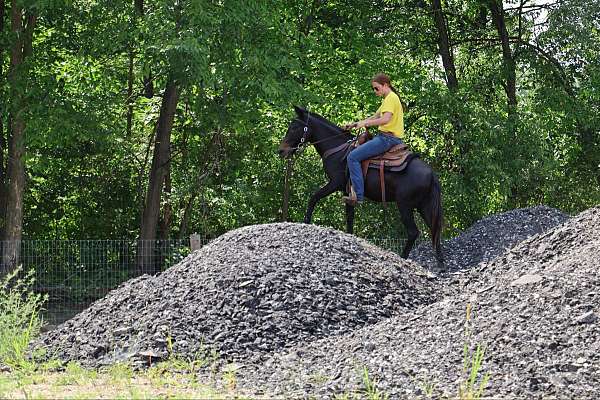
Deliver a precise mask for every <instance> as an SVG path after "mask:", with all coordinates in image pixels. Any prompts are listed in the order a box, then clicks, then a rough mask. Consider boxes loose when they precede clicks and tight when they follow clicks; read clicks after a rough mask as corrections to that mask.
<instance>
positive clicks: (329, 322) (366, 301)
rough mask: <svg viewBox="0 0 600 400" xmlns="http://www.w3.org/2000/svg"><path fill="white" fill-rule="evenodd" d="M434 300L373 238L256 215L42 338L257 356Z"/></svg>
mask: <svg viewBox="0 0 600 400" xmlns="http://www.w3.org/2000/svg"><path fill="white" fill-rule="evenodd" d="M435 300H436V296H435V286H434V284H433V283H432V281H431V279H430V277H429V276H428V275H427V273H426V272H424V271H423V270H422V268H421V267H419V266H418V265H417V264H415V263H413V262H411V261H406V260H403V259H401V258H399V257H398V256H397V255H395V254H393V253H390V252H386V251H383V250H381V249H379V248H377V247H375V246H372V245H370V244H368V243H367V242H366V241H363V240H361V239H358V238H356V237H354V236H351V235H347V234H344V233H341V232H338V231H335V230H333V229H325V228H321V227H318V226H315V225H305V224H290V223H282V224H267V225H256V226H250V227H245V228H241V229H237V230H234V231H231V232H229V233H227V234H225V235H223V236H221V237H219V238H217V239H215V240H214V241H212V242H211V243H210V244H208V245H207V246H205V247H203V248H202V249H200V250H199V251H197V252H195V253H193V254H191V255H190V256H188V257H187V258H186V259H184V260H183V261H181V262H180V263H179V264H177V265H175V266H173V267H171V268H169V269H168V270H167V271H165V272H164V273H162V274H160V275H158V276H155V277H151V276H143V277H140V278H136V279H133V280H131V281H128V282H126V283H125V284H123V285H121V286H120V287H119V288H117V289H115V290H114V291H112V292H111V293H109V294H108V295H107V296H106V297H105V298H103V299H101V300H99V301H97V302H96V303H94V304H93V305H92V306H91V307H89V308H88V309H87V310H85V311H83V312H82V313H80V314H78V315H77V316H75V317H74V318H72V319H71V320H69V321H66V322H65V323H64V324H62V325H60V326H59V327H58V328H57V329H55V330H53V331H50V332H47V333H45V334H44V335H43V336H42V337H41V339H40V341H39V342H38V343H37V344H36V345H37V346H38V347H44V348H45V349H46V350H47V353H48V354H49V355H51V356H52V355H53V356H56V357H58V358H60V359H62V360H65V361H69V360H75V361H78V362H80V363H81V364H83V365H86V366H98V365H101V364H107V363H113V362H116V361H125V360H128V361H133V362H147V361H148V360H154V361H157V360H160V359H163V358H165V357H167V356H168V355H169V353H171V352H173V353H175V354H181V355H185V356H189V357H193V356H195V355H198V353H199V352H204V351H208V350H209V349H210V350H216V351H217V352H218V353H219V355H220V356H221V357H223V358H225V359H235V360H238V359H248V358H256V357H259V356H260V355H261V354H265V353H267V352H272V351H275V350H281V349H283V348H285V347H290V346H292V345H293V344H295V343H298V342H301V343H304V342H309V341H312V340H315V339H318V338H321V337H326V336H330V335H341V334H344V333H348V332H349V331H352V330H354V329H357V328H360V327H362V326H365V325H368V324H374V323H376V322H379V321H381V320H382V319H384V318H387V317H390V316H392V315H393V314H396V313H398V312H400V311H402V310H404V309H407V308H414V307H416V306H418V305H423V304H428V303H431V302H433V301H435Z"/></svg>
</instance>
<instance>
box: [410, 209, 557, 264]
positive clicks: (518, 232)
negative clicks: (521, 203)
mask: <svg viewBox="0 0 600 400" xmlns="http://www.w3.org/2000/svg"><path fill="white" fill-rule="evenodd" d="M567 219H569V216H568V215H567V214H564V213H563V212H562V211H559V210H557V209H555V208H551V207H547V206H536V207H530V208H519V209H515V210H510V211H507V212H504V213H499V214H494V215H490V216H488V217H485V218H483V219H481V220H479V221H477V222H476V223H474V224H473V225H472V226H471V227H470V228H468V229H467V230H466V231H465V232H462V233H461V234H459V235H458V236H456V237H454V238H452V239H449V240H446V241H444V242H443V249H444V258H445V262H444V267H445V269H446V272H448V273H452V272H456V271H460V270H463V269H468V268H471V267H473V266H475V265H477V264H479V263H481V262H488V261H491V260H493V259H494V258H496V257H498V256H499V255H501V254H502V253H504V252H505V251H506V250H508V249H510V248H511V247H513V246H514V245H516V244H517V243H519V242H521V241H522V240H525V239H526V238H528V237H530V236H533V235H535V234H538V233H541V232H545V231H547V230H548V229H550V228H553V227H555V226H557V225H560V224H562V223H564V222H565V221H566V220H567ZM409 258H410V259H412V260H414V261H416V262H417V263H419V264H420V265H423V266H425V267H427V268H429V269H432V270H433V269H434V267H435V266H436V260H435V257H434V255H433V251H432V250H431V244H429V243H422V244H420V245H418V246H416V247H415V248H414V249H413V250H412V251H411V253H410V256H409Z"/></svg>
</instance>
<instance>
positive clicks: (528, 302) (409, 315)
mask: <svg viewBox="0 0 600 400" xmlns="http://www.w3.org/2000/svg"><path fill="white" fill-rule="evenodd" d="M599 272H600V208H593V209H590V210H588V211H586V212H584V213H582V214H580V215H578V216H577V217H575V218H573V219H571V220H569V221H567V222H566V223H565V224H564V225H561V226H558V227H555V228H553V229H550V230H549V231H548V232H546V233H542V234H538V235H535V236H533V237H531V238H529V239H526V240H525V241H523V242H522V243H520V244H518V245H517V246H515V247H514V248H512V249H510V250H509V251H508V252H506V253H504V254H503V255H501V256H500V257H497V258H496V259H494V260H492V261H491V262H489V263H482V264H479V265H478V266H477V267H476V268H474V269H472V270H471V271H468V272H465V273H464V274H463V275H462V276H461V279H460V290H459V291H458V294H456V295H453V296H449V297H446V298H445V299H443V300H441V301H439V302H436V303H434V304H430V305H425V306H422V307H419V308H418V309H415V310H410V311H405V312H403V313H401V314H399V315H396V316H393V317H392V318H389V319H387V320H385V321H382V322H379V323H377V324H374V325H371V326H367V327H363V328H361V329H359V330H356V331H354V332H351V333H349V334H346V335H341V336H338V337H328V338H325V339H321V340H318V341H316V342H312V343H309V344H305V345H298V346H296V347H295V348H293V349H289V350H286V351H285V352H278V353H275V354H273V355H272V357H271V358H270V359H269V360H267V361H266V362H264V363H263V364H261V365H258V366H255V365H247V366H244V368H242V369H240V371H241V372H240V376H239V378H238V381H239V383H240V386H242V387H247V388H254V389H249V390H250V393H261V392H262V391H266V392H267V393H269V394H271V395H284V394H285V397H288V396H294V397H305V396H306V395H307V394H311V395H316V396H328V395H331V394H333V393H362V392H364V387H365V385H364V382H363V381H362V379H361V371H362V368H365V367H366V368H367V370H368V371H369V375H370V378H371V379H373V380H375V381H376V382H377V386H378V387H379V389H380V390H381V391H382V392H385V393H387V394H388V395H390V396H391V397H392V398H398V397H401V398H415V397H417V396H425V395H426V394H431V395H432V396H433V397H434V398H438V397H443V396H449V397H456V396H457V395H458V388H459V386H460V384H461V382H464V381H465V379H466V373H465V372H464V371H463V367H462V366H463V360H464V353H463V351H464V346H465V344H467V346H468V347H469V348H470V349H471V351H474V348H475V346H476V345H477V344H480V345H482V346H484V347H485V349H486V352H485V361H484V364H483V372H485V373H489V374H490V381H489V383H488V385H487V387H486V390H485V392H484V393H485V395H486V396H489V397H494V398H498V397H500V398H506V397H513V398H586V399H596V398H598V397H599V396H600V324H599V319H600V318H599V317H600V274H599ZM467 304H470V305H471V307H472V312H471V318H470V320H469V322H468V323H467V321H466V307H467ZM467 327H468V329H467ZM467 332H470V333H467ZM257 382H265V383H261V384H260V385H257Z"/></svg>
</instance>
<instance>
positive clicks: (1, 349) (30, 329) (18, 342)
mask: <svg viewBox="0 0 600 400" xmlns="http://www.w3.org/2000/svg"><path fill="white" fill-rule="evenodd" d="M33 276H34V271H29V273H27V274H24V276H23V274H22V270H21V268H16V269H15V270H14V271H13V272H11V273H9V274H8V275H6V276H5V277H4V278H3V279H2V281H1V282H0V363H2V364H4V365H7V366H9V367H11V368H14V369H20V370H23V369H27V368H31V366H32V365H31V362H30V361H29V359H28V357H27V348H28V346H29V343H30V342H31V340H33V338H34V337H35V336H37V335H38V333H39V331H40V327H41V326H42V323H43V321H42V320H41V318H40V316H39V315H40V310H41V308H42V306H43V304H44V302H45V301H46V298H45V297H42V296H41V295H39V294H34V293H33V292H32V291H31V287H32V285H33V281H34V279H33Z"/></svg>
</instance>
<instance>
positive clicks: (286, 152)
mask: <svg viewBox="0 0 600 400" xmlns="http://www.w3.org/2000/svg"><path fill="white" fill-rule="evenodd" d="M278 153H279V157H281V158H288V157H290V156H291V155H292V154H294V149H293V148H291V147H290V145H289V144H287V143H285V142H282V143H281V145H279V150H278Z"/></svg>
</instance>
